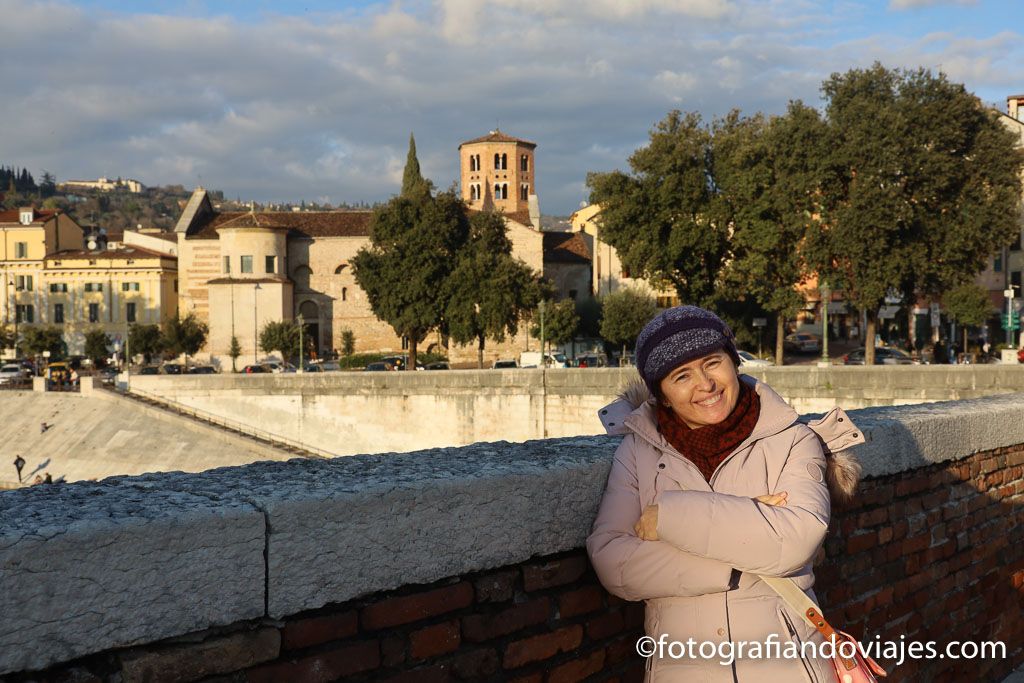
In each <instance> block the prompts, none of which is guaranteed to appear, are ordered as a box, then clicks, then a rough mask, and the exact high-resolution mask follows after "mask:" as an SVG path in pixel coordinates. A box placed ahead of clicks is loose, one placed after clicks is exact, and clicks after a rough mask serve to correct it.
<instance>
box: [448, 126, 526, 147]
mask: <svg viewBox="0 0 1024 683" xmlns="http://www.w3.org/2000/svg"><path fill="white" fill-rule="evenodd" d="M478 142H518V143H519V144H521V145H527V146H529V147H536V146H537V143H535V142H530V141H529V140H523V139H521V138H514V137H512V136H511V135H505V134H504V133H502V132H501V131H500V130H492V131H491V132H490V133H488V134H487V135H484V136H481V137H478V138H474V139H472V140H466V141H465V142H463V143H462V145H475V144H477V143H478ZM462 145H459V149H461V148H462Z"/></svg>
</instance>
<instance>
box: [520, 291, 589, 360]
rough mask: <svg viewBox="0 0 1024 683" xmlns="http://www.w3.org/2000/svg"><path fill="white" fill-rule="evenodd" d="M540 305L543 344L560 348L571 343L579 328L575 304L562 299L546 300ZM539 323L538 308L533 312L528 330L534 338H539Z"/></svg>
mask: <svg viewBox="0 0 1024 683" xmlns="http://www.w3.org/2000/svg"><path fill="white" fill-rule="evenodd" d="M541 303H542V304H543V305H544V330H543V333H544V335H543V336H544V343H545V344H554V345H555V346H561V345H562V344H568V343H569V342H571V341H572V340H573V337H575V336H576V330H577V329H579V326H580V316H579V315H578V314H577V313H576V304H575V302H574V301H573V300H572V299H564V300H562V301H559V302H554V301H551V300H546V301H542V302H541ZM540 322H541V311H540V308H539V307H538V309H537V310H535V311H534V312H533V329H531V330H530V333H531V334H532V335H533V336H535V337H540V336H541V328H540ZM542 351H543V349H542Z"/></svg>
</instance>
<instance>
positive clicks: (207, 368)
mask: <svg viewBox="0 0 1024 683" xmlns="http://www.w3.org/2000/svg"><path fill="white" fill-rule="evenodd" d="M188 374H190V375H216V374H217V368H215V367H213V366H212V365H196V366H195V367H192V368H189V369H188Z"/></svg>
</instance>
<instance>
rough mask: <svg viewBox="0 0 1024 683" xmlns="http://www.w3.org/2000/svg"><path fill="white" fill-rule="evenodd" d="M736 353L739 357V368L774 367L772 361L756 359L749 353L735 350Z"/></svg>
mask: <svg viewBox="0 0 1024 683" xmlns="http://www.w3.org/2000/svg"><path fill="white" fill-rule="evenodd" d="M736 353H738V354H739V356H740V367H741V368H744V367H747V368H749V367H765V366H768V365H775V363H774V362H773V361H770V360H767V359H765V358H758V357H757V356H755V355H754V354H752V353H750V352H749V351H743V350H737V351H736Z"/></svg>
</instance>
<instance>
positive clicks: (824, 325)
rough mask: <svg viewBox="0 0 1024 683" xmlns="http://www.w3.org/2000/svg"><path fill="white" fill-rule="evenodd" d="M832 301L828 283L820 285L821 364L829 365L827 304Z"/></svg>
mask: <svg viewBox="0 0 1024 683" xmlns="http://www.w3.org/2000/svg"><path fill="white" fill-rule="evenodd" d="M831 299H832V290H830V289H829V288H828V282H825V281H822V283H821V333H822V334H821V363H820V365H830V364H831V363H830V361H829V359H828V304H829V301H831Z"/></svg>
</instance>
